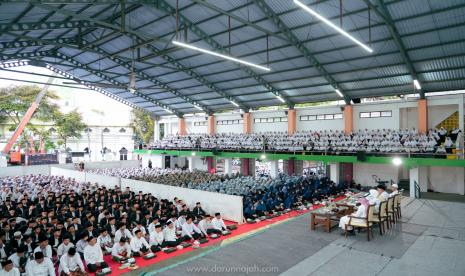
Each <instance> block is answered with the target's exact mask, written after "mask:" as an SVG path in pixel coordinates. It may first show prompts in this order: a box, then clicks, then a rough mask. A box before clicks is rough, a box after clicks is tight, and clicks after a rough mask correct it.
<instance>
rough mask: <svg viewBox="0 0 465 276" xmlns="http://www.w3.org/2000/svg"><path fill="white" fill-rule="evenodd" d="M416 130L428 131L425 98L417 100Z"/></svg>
mask: <svg viewBox="0 0 465 276" xmlns="http://www.w3.org/2000/svg"><path fill="white" fill-rule="evenodd" d="M418 132H420V133H426V132H428V102H427V101H426V99H421V100H418Z"/></svg>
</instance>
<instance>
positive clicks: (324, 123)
mask: <svg viewBox="0 0 465 276" xmlns="http://www.w3.org/2000/svg"><path fill="white" fill-rule="evenodd" d="M338 113H343V111H341V108H340V107H320V108H316V107H315V108H312V109H297V123H296V127H297V130H305V131H308V130H313V131H315V130H317V131H320V130H327V129H331V130H344V119H335V120H318V121H301V120H300V116H302V115H322V114H338ZM286 128H287V126H286Z"/></svg>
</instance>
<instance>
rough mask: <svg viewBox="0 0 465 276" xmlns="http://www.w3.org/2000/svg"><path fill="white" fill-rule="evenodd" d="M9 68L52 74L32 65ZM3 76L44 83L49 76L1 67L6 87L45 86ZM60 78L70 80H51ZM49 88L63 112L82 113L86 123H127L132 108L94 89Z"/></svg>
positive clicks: (56, 81)
mask: <svg viewBox="0 0 465 276" xmlns="http://www.w3.org/2000/svg"><path fill="white" fill-rule="evenodd" d="M12 70H15V71H21V72H34V73H39V74H45V75H51V74H52V73H53V72H52V71H50V70H48V69H47V68H44V67H35V66H22V67H14V68H13V69H12ZM2 78H6V79H21V80H27V81H36V82H44V83H45V82H47V81H48V77H45V76H36V75H31V74H24V73H17V72H11V71H9V70H8V69H6V70H0V87H8V86H12V85H38V86H39V87H43V86H44V85H43V84H33V83H27V82H19V81H12V80H5V79H2ZM63 81H65V82H69V81H70V80H63V79H55V80H54V82H53V83H55V84H61V83H62V82H63ZM50 89H51V90H52V91H54V92H55V93H56V94H57V95H58V96H59V97H60V99H59V100H58V101H57V104H58V105H59V106H60V108H61V110H62V111H63V112H69V111H71V110H73V109H77V110H78V111H79V112H80V113H81V114H82V116H83V119H84V122H85V123H86V124H87V125H89V126H96V125H105V126H127V125H128V124H129V122H130V111H131V109H132V108H131V107H129V106H127V105H125V104H122V103H120V102H118V101H116V100H113V99H111V98H109V97H107V96H105V95H103V94H100V93H98V92H96V91H93V90H87V89H86V90H85V89H75V88H67V87H59V86H51V87H50Z"/></svg>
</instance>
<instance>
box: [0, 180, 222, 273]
mask: <svg viewBox="0 0 465 276" xmlns="http://www.w3.org/2000/svg"><path fill="white" fill-rule="evenodd" d="M0 221H1V224H0V261H1V264H2V268H1V269H0V275H20V274H19V273H26V274H25V275H29V276H33V275H50V276H51V275H56V273H55V268H57V269H58V271H59V274H61V275H84V273H85V271H89V272H95V271H105V270H107V267H108V264H107V263H106V262H105V261H104V258H103V256H104V255H106V254H108V255H111V256H112V259H113V260H114V261H117V262H124V261H127V260H128V258H130V257H137V256H145V257H147V256H152V255H151V253H154V252H157V251H160V250H166V249H167V248H172V247H176V246H179V245H180V243H181V242H186V241H193V240H194V239H199V238H206V237H208V235H209V234H211V233H215V234H216V235H218V234H220V235H221V234H222V233H224V232H222V231H226V226H225V224H224V222H223V220H222V218H221V214H219V213H216V214H215V216H214V218H213V217H212V216H210V215H209V214H207V213H206V212H205V211H204V210H203V209H202V205H201V204H200V202H199V203H197V205H196V206H195V207H194V208H193V209H192V210H191V209H189V207H188V206H186V204H184V203H183V201H182V200H180V199H177V198H174V200H172V201H170V200H167V199H158V198H156V197H154V196H152V195H151V194H143V193H142V192H140V191H139V192H134V191H130V190H129V188H126V189H123V190H121V189H120V188H118V187H115V189H109V188H105V187H103V186H102V187H100V186H98V184H91V183H80V182H78V181H75V180H74V179H66V178H64V177H58V176H47V175H28V176H18V177H5V178H0ZM196 224H197V225H198V226H197V225H196ZM152 257H153V256H152ZM2 273H3V274H2Z"/></svg>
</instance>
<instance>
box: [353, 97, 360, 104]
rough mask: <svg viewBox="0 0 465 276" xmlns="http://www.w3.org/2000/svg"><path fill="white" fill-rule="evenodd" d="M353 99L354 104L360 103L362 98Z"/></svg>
mask: <svg viewBox="0 0 465 276" xmlns="http://www.w3.org/2000/svg"><path fill="white" fill-rule="evenodd" d="M352 101H353V102H354V104H359V103H360V98H354V99H352Z"/></svg>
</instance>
